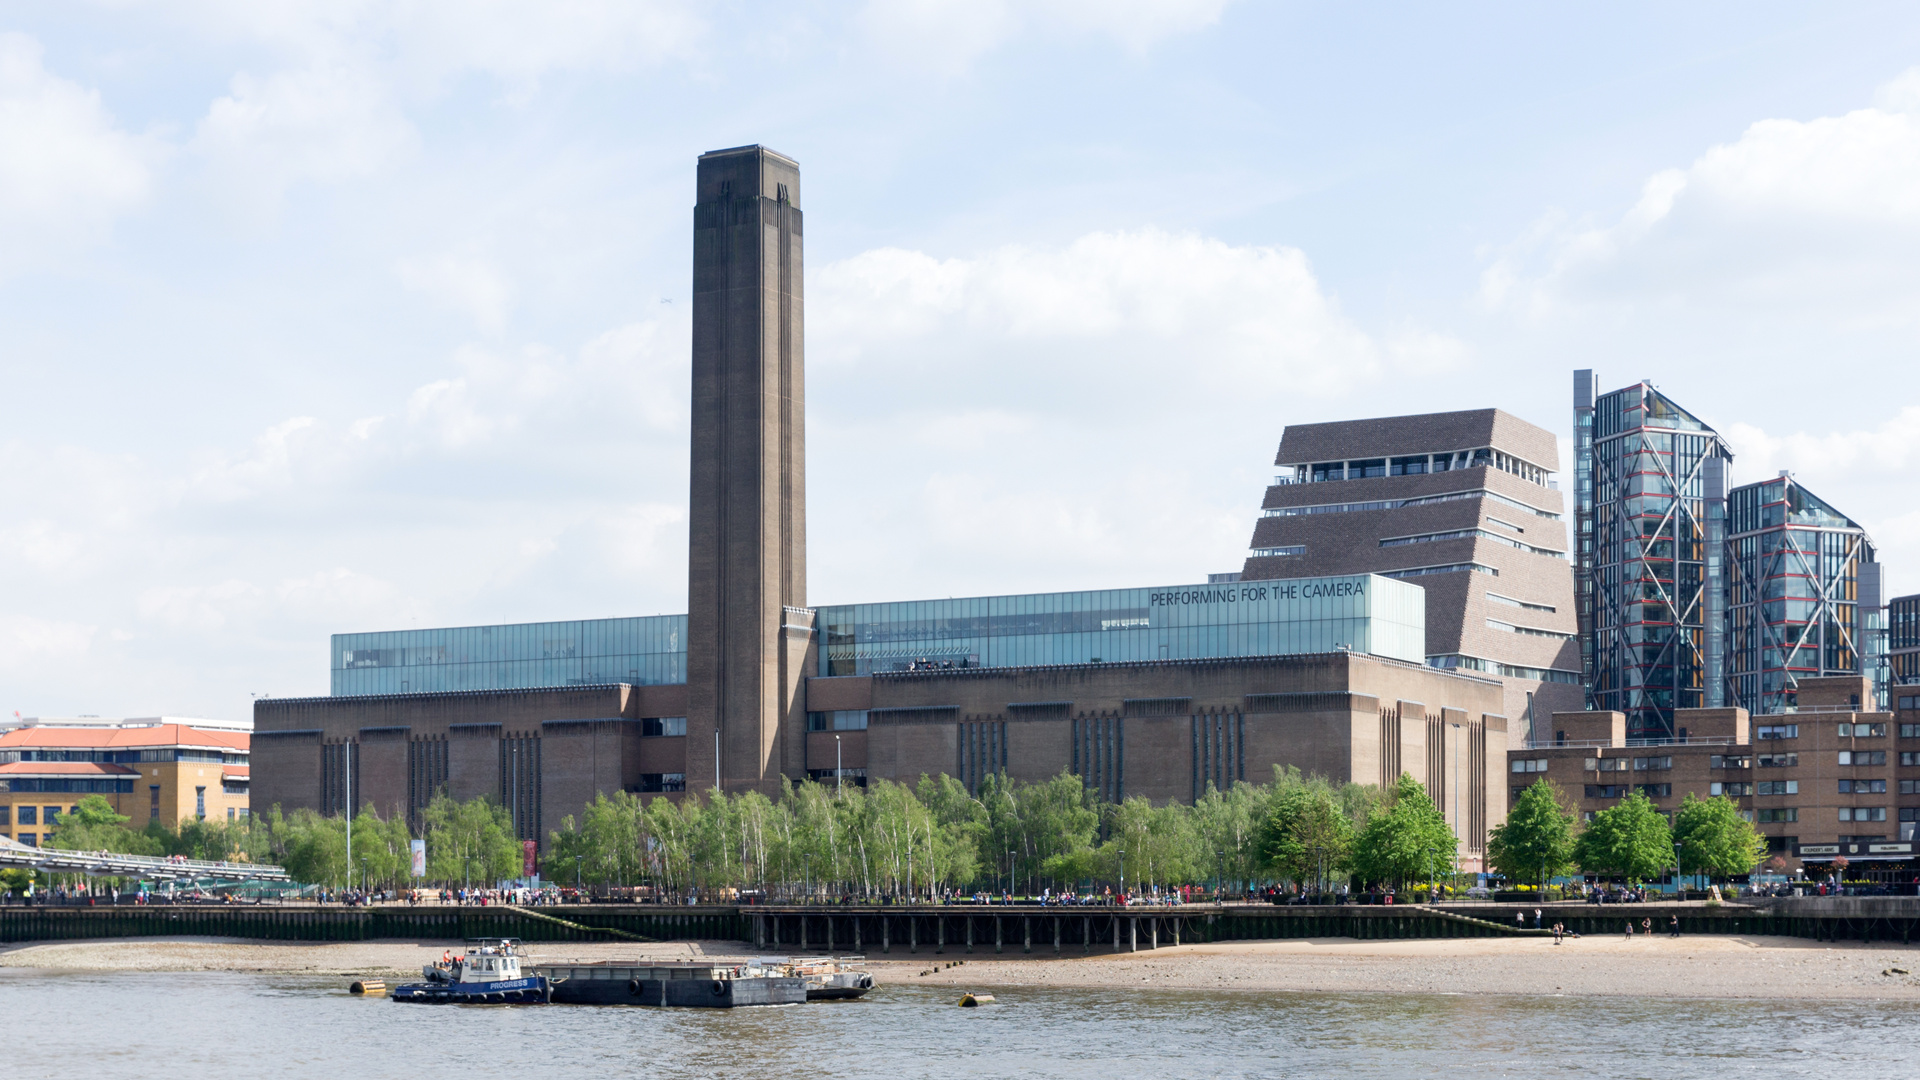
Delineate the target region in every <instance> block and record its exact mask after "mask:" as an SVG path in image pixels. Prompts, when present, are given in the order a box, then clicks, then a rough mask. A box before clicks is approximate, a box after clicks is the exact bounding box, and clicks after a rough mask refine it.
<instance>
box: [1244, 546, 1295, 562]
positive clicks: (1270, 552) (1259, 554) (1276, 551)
mask: <svg viewBox="0 0 1920 1080" xmlns="http://www.w3.org/2000/svg"><path fill="white" fill-rule="evenodd" d="M1306 553H1307V546H1306V545H1305V544H1287V545H1285V546H1283V547H1263V548H1254V549H1253V556H1254V558H1256V559H1277V558H1280V557H1282V556H1291V555H1305V554H1306Z"/></svg>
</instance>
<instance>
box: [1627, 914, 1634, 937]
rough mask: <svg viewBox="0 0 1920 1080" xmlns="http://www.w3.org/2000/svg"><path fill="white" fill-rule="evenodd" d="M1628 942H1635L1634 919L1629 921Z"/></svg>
mask: <svg viewBox="0 0 1920 1080" xmlns="http://www.w3.org/2000/svg"><path fill="white" fill-rule="evenodd" d="M1627 940H1628V941H1632V940H1633V920H1632V919H1628V920H1627Z"/></svg>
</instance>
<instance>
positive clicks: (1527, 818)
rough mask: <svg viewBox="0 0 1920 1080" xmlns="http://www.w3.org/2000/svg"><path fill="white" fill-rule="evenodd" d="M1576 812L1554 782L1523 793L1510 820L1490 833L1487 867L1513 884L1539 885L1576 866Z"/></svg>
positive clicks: (1510, 810)
mask: <svg viewBox="0 0 1920 1080" xmlns="http://www.w3.org/2000/svg"><path fill="white" fill-rule="evenodd" d="M1573 845H1574V838H1573V811H1571V810H1568V809H1567V808H1566V807H1565V805H1564V803H1563V800H1562V799H1561V796H1560V789H1559V788H1557V787H1555V786H1554V784H1553V782H1552V781H1550V780H1546V779H1540V780H1536V781H1534V782H1533V785H1532V786H1531V787H1528V788H1527V789H1526V790H1525V791H1522V792H1521V793H1520V797H1519V798H1517V799H1515V800H1514V801H1513V806H1511V807H1510V808H1508V810H1507V820H1506V821H1504V822H1502V823H1501V824H1499V825H1495V826H1494V827H1493V828H1492V829H1491V830H1490V831H1489V832H1488V833H1487V863H1488V865H1490V866H1492V867H1493V868H1494V869H1496V870H1498V871H1500V872H1501V873H1502V874H1505V875H1506V876H1507V878H1508V879H1509V880H1512V881H1538V882H1539V883H1540V884H1542V885H1545V884H1546V882H1547V879H1548V878H1551V877H1553V876H1555V875H1557V874H1564V873H1566V872H1567V871H1568V870H1569V869H1571V868H1572V866H1573Z"/></svg>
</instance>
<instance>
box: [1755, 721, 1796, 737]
mask: <svg viewBox="0 0 1920 1080" xmlns="http://www.w3.org/2000/svg"><path fill="white" fill-rule="evenodd" d="M1753 737H1754V738H1755V739H1797V738H1799V737H1800V725H1799V724H1763V725H1761V726H1760V727H1757V728H1754V729H1753Z"/></svg>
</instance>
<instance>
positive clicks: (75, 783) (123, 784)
mask: <svg viewBox="0 0 1920 1080" xmlns="http://www.w3.org/2000/svg"><path fill="white" fill-rule="evenodd" d="M6 791H12V792H21V793H32V794H39V793H42V792H45V793H48V794H54V793H59V794H67V793H72V794H76V795H85V794H100V795H130V794H132V793H133V780H132V779H131V778H128V779H126V780H96V779H92V778H88V779H84V780H71V779H66V778H60V779H39V778H35V777H23V776H22V777H14V778H12V779H9V780H0V792H6Z"/></svg>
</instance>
